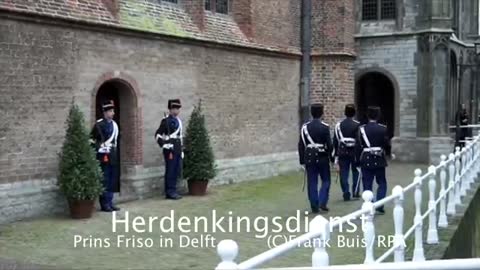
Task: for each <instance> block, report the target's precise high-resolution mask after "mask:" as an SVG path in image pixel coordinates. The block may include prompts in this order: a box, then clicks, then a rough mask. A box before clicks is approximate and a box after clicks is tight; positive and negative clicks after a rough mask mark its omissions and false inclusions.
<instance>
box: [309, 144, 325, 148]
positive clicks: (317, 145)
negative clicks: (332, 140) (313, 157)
mask: <svg viewBox="0 0 480 270" xmlns="http://www.w3.org/2000/svg"><path fill="white" fill-rule="evenodd" d="M307 147H308V148H322V149H323V148H324V147H325V145H323V144H318V143H311V144H309V145H307Z"/></svg>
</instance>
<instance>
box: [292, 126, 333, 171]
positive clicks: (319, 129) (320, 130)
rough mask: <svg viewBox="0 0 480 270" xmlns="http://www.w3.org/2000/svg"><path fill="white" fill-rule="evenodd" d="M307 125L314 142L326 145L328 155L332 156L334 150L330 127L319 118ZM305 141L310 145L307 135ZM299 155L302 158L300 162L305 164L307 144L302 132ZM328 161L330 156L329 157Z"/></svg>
mask: <svg viewBox="0 0 480 270" xmlns="http://www.w3.org/2000/svg"><path fill="white" fill-rule="evenodd" d="M305 125H306V126H307V130H308V133H309V134H310V136H311V137H312V140H313V142H314V143H318V144H323V145H325V151H326V152H327V154H328V157H331V154H332V151H333V145H332V138H331V137H330V127H329V126H328V125H327V124H325V123H323V122H322V121H321V120H319V119H314V120H312V121H310V122H308V123H306V124H305ZM305 143H306V144H307V145H308V144H309V141H308V139H307V138H306V136H305ZM298 155H299V158H300V164H301V165H304V164H305V144H304V142H303V139H302V134H301V133H300V139H299V142H298ZM327 162H328V158H327Z"/></svg>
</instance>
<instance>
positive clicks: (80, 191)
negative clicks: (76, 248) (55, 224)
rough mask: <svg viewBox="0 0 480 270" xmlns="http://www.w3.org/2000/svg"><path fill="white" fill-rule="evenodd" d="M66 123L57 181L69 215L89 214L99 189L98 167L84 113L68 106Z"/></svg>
mask: <svg viewBox="0 0 480 270" xmlns="http://www.w3.org/2000/svg"><path fill="white" fill-rule="evenodd" d="M66 124H67V132H66V137H65V141H64V143H63V146H62V150H61V153H60V157H59V158H60V163H59V174H58V185H59V187H60V191H61V192H62V193H63V194H64V195H65V197H66V198H67V200H68V204H69V208H70V214H71V216H72V218H75V219H83V218H90V217H91V216H92V213H93V210H94V206H95V200H96V199H97V198H98V196H100V194H101V193H102V192H103V185H102V177H103V175H102V171H101V169H100V164H99V162H98V161H97V159H96V154H95V151H94V150H93V148H92V147H91V145H90V142H89V139H90V138H89V134H88V131H87V129H86V128H85V120H84V116H83V114H82V112H81V111H80V109H79V108H78V107H77V106H76V105H75V104H72V107H71V108H70V112H69V114H68V119H67V123H66Z"/></svg>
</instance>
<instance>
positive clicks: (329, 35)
mask: <svg viewBox="0 0 480 270" xmlns="http://www.w3.org/2000/svg"><path fill="white" fill-rule="evenodd" d="M354 10H355V5H354V0H342V1H339V0H324V1H312V16H313V18H312V28H313V32H312V46H313V53H339V52H346V53H350V54H352V53H353V52H354V46H355V42H354V39H353V34H354V32H355V16H354Z"/></svg>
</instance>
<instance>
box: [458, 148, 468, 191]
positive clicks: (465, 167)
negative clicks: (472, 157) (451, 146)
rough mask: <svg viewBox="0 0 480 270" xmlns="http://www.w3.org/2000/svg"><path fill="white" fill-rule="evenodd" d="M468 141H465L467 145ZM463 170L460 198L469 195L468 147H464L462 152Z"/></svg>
mask: <svg viewBox="0 0 480 270" xmlns="http://www.w3.org/2000/svg"><path fill="white" fill-rule="evenodd" d="M466 144H467V143H465V145H466ZM461 162H462V171H461V173H460V175H461V176H460V200H461V199H462V197H465V195H467V181H468V148H467V147H464V148H463V149H462V154H461Z"/></svg>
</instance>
